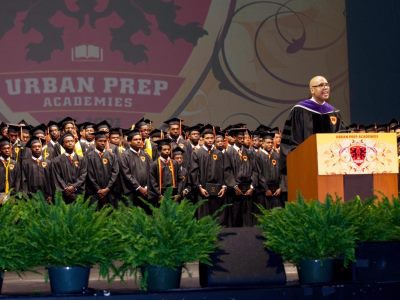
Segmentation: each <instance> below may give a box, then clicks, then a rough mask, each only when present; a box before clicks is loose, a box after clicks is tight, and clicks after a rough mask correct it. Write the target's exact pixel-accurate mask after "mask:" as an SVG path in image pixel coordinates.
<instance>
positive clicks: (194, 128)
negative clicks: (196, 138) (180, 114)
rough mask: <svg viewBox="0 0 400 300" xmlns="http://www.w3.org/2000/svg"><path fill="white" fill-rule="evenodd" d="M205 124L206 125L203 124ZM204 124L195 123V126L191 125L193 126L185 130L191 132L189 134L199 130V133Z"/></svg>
mask: <svg viewBox="0 0 400 300" xmlns="http://www.w3.org/2000/svg"><path fill="white" fill-rule="evenodd" d="M203 126H204V125H203ZM201 127H202V126H199V124H197V125H194V126H191V127H187V129H186V130H184V131H185V132H187V133H189V134H191V133H192V132H198V133H200V128H201Z"/></svg>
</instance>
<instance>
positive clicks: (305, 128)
mask: <svg viewBox="0 0 400 300" xmlns="http://www.w3.org/2000/svg"><path fill="white" fill-rule="evenodd" d="M309 89H310V94H311V98H309V99H306V100H302V101H300V102H298V103H297V104H296V105H295V106H294V107H293V108H292V109H291V111H290V115H289V118H288V119H287V121H286V122H285V126H284V129H283V132H282V142H281V168H282V172H283V173H284V174H286V156H287V154H288V153H289V152H290V151H291V150H293V149H294V148H296V147H297V145H299V144H301V143H302V142H303V141H304V140H305V139H307V138H308V137H309V136H311V135H313V134H315V133H332V132H337V131H339V130H341V129H343V124H342V119H341V116H340V112H339V110H338V109H336V108H335V107H333V106H332V105H331V104H329V103H328V101H329V96H330V91H331V87H330V85H329V82H328V81H327V80H326V78H325V77H323V76H320V75H319V76H315V77H313V78H311V80H310V82H309Z"/></svg>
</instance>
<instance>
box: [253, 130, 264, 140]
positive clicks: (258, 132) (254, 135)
mask: <svg viewBox="0 0 400 300" xmlns="http://www.w3.org/2000/svg"><path fill="white" fill-rule="evenodd" d="M261 134H262V132H261V131H258V130H254V131H253V132H252V136H253V137H257V138H258V137H261Z"/></svg>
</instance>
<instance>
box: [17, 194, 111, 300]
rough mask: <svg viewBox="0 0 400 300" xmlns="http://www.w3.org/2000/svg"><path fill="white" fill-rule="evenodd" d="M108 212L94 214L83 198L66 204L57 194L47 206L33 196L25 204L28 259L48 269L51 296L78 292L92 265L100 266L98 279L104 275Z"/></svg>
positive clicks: (85, 283) (108, 261)
mask: <svg viewBox="0 0 400 300" xmlns="http://www.w3.org/2000/svg"><path fill="white" fill-rule="evenodd" d="M110 213H111V211H110V209H108V208H105V209H102V210H100V211H96V206H95V205H90V203H89V201H85V200H84V197H83V195H80V196H78V197H77V198H76V200H75V201H74V202H73V203H71V204H66V203H65V202H64V200H63V198H62V194H61V193H58V194H56V196H55V199H54V203H53V204H48V203H47V202H46V200H45V199H44V197H43V194H41V193H37V194H34V195H33V196H32V198H31V199H30V200H29V201H27V202H26V203H25V205H24V213H23V217H22V223H23V226H24V227H25V235H26V237H27V247H28V248H29V250H30V253H31V254H30V257H31V258H32V259H33V260H34V261H35V263H36V264H37V265H40V266H45V267H46V268H47V269H48V273H49V279H50V285H51V289H52V292H53V293H55V294H68V293H79V292H82V290H83V289H85V288H87V286H88V280H89V274H90V268H91V266H93V265H94V264H99V265H100V274H101V275H102V276H106V275H107V274H108V267H109V266H111V261H112V255H111V254H112V251H113V248H112V246H113V243H112V234H111V232H112V231H111V230H110V222H108V217H109V214H110Z"/></svg>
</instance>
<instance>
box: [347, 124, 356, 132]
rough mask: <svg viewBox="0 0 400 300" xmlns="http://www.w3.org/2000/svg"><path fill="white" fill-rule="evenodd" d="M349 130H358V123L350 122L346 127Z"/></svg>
mask: <svg viewBox="0 0 400 300" xmlns="http://www.w3.org/2000/svg"><path fill="white" fill-rule="evenodd" d="M347 130H349V131H358V125H357V124H356V123H352V124H350V125H349V126H348V127H347Z"/></svg>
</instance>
